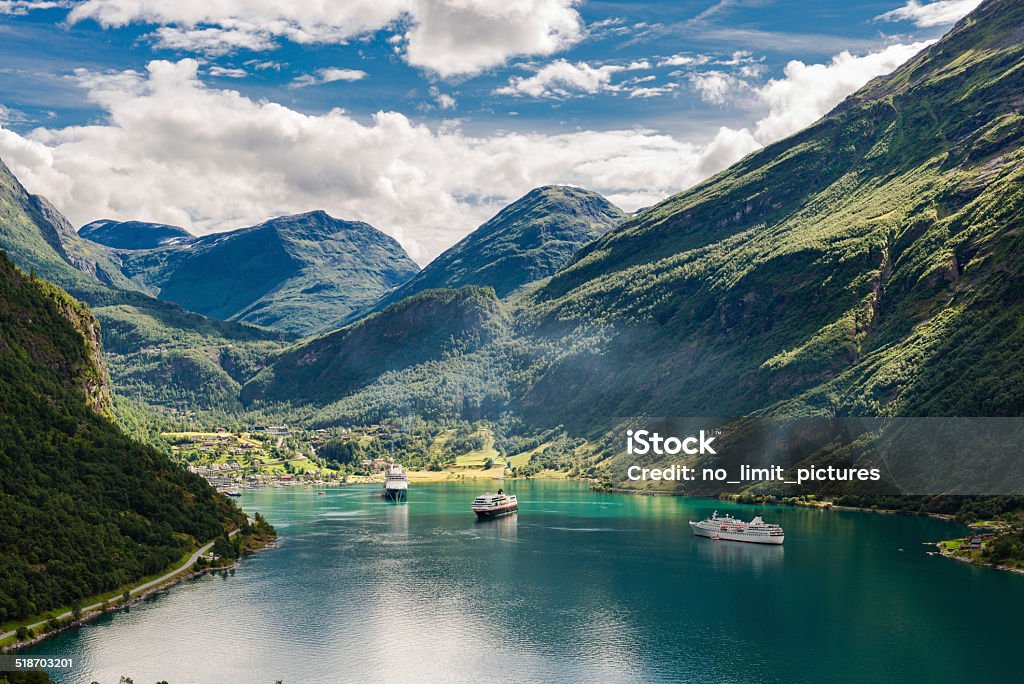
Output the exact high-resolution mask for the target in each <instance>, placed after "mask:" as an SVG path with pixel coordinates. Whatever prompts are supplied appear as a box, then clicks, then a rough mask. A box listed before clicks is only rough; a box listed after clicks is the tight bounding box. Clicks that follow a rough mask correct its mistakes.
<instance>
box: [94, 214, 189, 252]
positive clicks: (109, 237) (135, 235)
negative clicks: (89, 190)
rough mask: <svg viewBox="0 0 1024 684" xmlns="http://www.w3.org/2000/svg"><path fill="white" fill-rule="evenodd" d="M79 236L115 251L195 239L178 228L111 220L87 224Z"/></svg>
mask: <svg viewBox="0 0 1024 684" xmlns="http://www.w3.org/2000/svg"><path fill="white" fill-rule="evenodd" d="M78 234H79V235H80V236H81V237H83V238H85V239H86V240H89V241H90V242H95V243H97V244H100V245H104V246H106V247H113V248H115V249H154V248H156V247H163V246H164V245H168V244H173V243H174V242H180V241H186V240H191V239H192V237H193V235H192V233H190V232H188V231H187V230H185V229H184V228H179V227H178V226H168V225H166V224H163V223H147V222H145V221H113V220H110V219H101V220H99V221H93V222H92V223H87V224H86V225H84V226H82V227H81V228H79V229H78Z"/></svg>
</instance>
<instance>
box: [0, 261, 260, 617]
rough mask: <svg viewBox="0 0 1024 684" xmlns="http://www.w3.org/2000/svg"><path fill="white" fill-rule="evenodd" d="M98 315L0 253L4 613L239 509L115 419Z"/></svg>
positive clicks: (120, 570) (106, 585)
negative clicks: (98, 338) (99, 342)
mask: <svg viewBox="0 0 1024 684" xmlns="http://www.w3.org/2000/svg"><path fill="white" fill-rule="evenodd" d="M94 327H95V323H94V319H93V318H92V316H91V314H90V313H89V310H88V308H87V307H85V306H84V305H82V304H80V303H79V302H77V301H75V300H74V299H72V298H71V297H69V296H68V295H67V294H65V293H64V292H63V291H62V290H60V289H59V288H57V287H56V286H54V285H52V284H49V283H47V282H45V281H41V280H39V279H38V278H36V277H35V276H33V275H25V274H23V273H21V272H19V271H18V270H17V269H16V268H15V267H14V266H13V265H12V264H11V263H10V261H9V260H8V259H7V258H6V257H0V377H2V378H3V382H2V383H0V472H2V473H3V478H2V479H0V623H3V622H7V621H10V620H15V619H21V618H26V617H29V616H33V615H38V614H40V613H42V612H44V611H48V610H50V609H53V608H57V607H61V606H69V605H71V604H73V603H75V602H77V601H80V600H82V599H84V598H86V597H89V596H93V595H96V594H100V593H103V592H106V591H110V590H113V589H116V588H118V587H120V586H122V585H125V584H128V583H130V582H132V581H134V580H137V579H139V578H141V577H144V576H147V575H151V574H154V573H156V572H158V571H160V570H163V569H165V568H167V567H168V566H169V565H171V564H172V563H174V562H175V561H177V560H179V559H180V558H181V557H182V556H183V555H184V554H185V553H186V552H188V551H190V550H191V549H192V548H193V547H194V545H195V544H196V543H197V542H198V541H206V540H209V539H213V538H215V537H217V536H219V535H221V534H223V533H224V531H225V530H227V529H231V528H234V527H238V526H240V525H241V524H243V523H244V520H245V517H244V515H243V514H242V513H241V512H240V511H238V510H237V509H236V508H235V507H234V506H233V505H232V504H231V503H230V502H229V501H227V500H226V499H225V498H224V497H222V496H220V495H218V494H217V493H216V492H215V491H214V490H213V488H211V487H210V486H209V485H207V484H206V482H205V481H203V480H202V479H200V478H198V477H196V476H194V475H191V474H189V473H188V472H186V471H184V470H183V469H182V468H181V467H180V466H178V465H176V464H174V463H172V462H171V461H170V460H169V459H168V458H167V457H165V456H164V455H162V454H160V453H159V452H157V451H155V450H154V449H152V448H150V447H147V446H143V445H141V444H139V443H137V442H135V441H133V440H131V439H129V438H128V437H126V436H125V435H124V433H123V432H122V431H121V430H120V429H119V428H118V427H116V426H115V425H114V424H113V423H112V422H111V420H110V417H109V414H110V408H111V407H110V400H109V395H108V394H107V393H105V392H104V388H106V386H107V385H106V377H105V370H104V368H103V366H102V364H101V360H100V359H99V358H98V356H97V353H98V349H97V347H98V345H97V344H95V343H96V340H92V341H90V339H89V336H90V335H92V334H94V332H95V331H94Z"/></svg>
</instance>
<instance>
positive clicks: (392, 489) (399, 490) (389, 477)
mask: <svg viewBox="0 0 1024 684" xmlns="http://www.w3.org/2000/svg"><path fill="white" fill-rule="evenodd" d="M408 493H409V474H408V473H406V472H405V469H404V468H402V466H400V465H398V464H391V465H388V467H387V470H386V471H385V472H384V496H385V497H387V498H389V499H393V500H394V501H401V500H402V499H404V498H405V497H406V496H407V495H408Z"/></svg>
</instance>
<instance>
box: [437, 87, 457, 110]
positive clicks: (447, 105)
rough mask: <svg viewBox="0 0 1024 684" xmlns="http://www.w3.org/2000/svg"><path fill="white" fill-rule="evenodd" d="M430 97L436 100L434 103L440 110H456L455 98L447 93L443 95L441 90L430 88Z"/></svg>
mask: <svg viewBox="0 0 1024 684" xmlns="http://www.w3.org/2000/svg"><path fill="white" fill-rule="evenodd" d="M430 97H432V98H434V103H435V104H436V106H437V108H438V109H455V106H456V104H458V103H457V102H456V101H455V98H454V97H452V96H451V95H448V94H447V93H442V92H441V89H440V88H438V87H437V86H430Z"/></svg>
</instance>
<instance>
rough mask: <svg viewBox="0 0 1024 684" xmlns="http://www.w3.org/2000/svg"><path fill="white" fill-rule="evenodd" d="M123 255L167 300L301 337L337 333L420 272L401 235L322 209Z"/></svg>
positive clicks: (128, 268) (137, 277)
mask: <svg viewBox="0 0 1024 684" xmlns="http://www.w3.org/2000/svg"><path fill="white" fill-rule="evenodd" d="M140 239H141V238H140ZM115 254H116V257H117V259H118V260H119V261H120V262H121V269H122V272H123V273H124V275H125V276H126V277H128V278H130V279H132V280H133V281H134V282H136V283H138V284H139V285H140V286H142V287H144V288H145V289H147V291H149V292H150V293H152V294H154V295H156V296H158V297H159V298H160V299H163V300H166V301H171V302H175V303H177V304H180V305H181V306H183V307H184V308H186V309H188V310H189V311H195V312H197V313H201V314H203V315H205V316H210V317H212V318H219V319H222V320H234V321H239V322H244V323H250V324H254V325H260V326H264V327H270V328H276V329H279V330H283V331H286V332H290V333H296V334H310V333H315V332H321V331H323V330H325V329H329V328H330V327H332V325H333V324H334V323H336V322H337V321H339V320H341V319H344V318H346V317H348V316H350V315H352V314H354V313H356V312H358V311H361V310H363V309H365V308H366V307H368V306H370V305H371V304H372V303H373V302H374V301H376V300H377V299H378V298H379V297H380V296H381V295H382V294H384V293H385V292H387V291H388V290H391V289H393V288H395V287H397V286H398V285H401V284H402V283H404V282H405V281H407V280H408V279H409V278H411V277H412V276H413V275H414V274H415V273H416V272H417V270H418V268H419V267H418V266H417V265H416V264H415V262H413V261H412V260H411V259H410V258H409V256H408V255H407V254H406V253H405V250H403V249H402V246H401V245H400V244H399V243H398V242H397V241H396V240H394V239H393V238H391V237H388V236H387V235H385V234H384V233H382V232H380V231H379V230H377V229H376V228H374V227H372V226H370V225H368V224H366V223H361V222H358V221H342V220H340V219H336V218H333V217H331V216H328V215H327V214H326V213H324V212H323V211H313V212H309V213H306V214H297V215H295V216H283V217H280V218H275V219H271V220H270V221H266V222H265V223H261V224H259V225H258V226H252V227H250V228H242V229H240V230H235V231H230V232H226V233H216V234H213V235H206V236H203V237H198V238H190V239H187V240H186V239H184V238H181V239H176V240H173V241H172V242H170V243H167V244H166V245H165V246H163V247H160V248H156V249H150V250H126V249H120V250H117V251H116V252H115Z"/></svg>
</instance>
